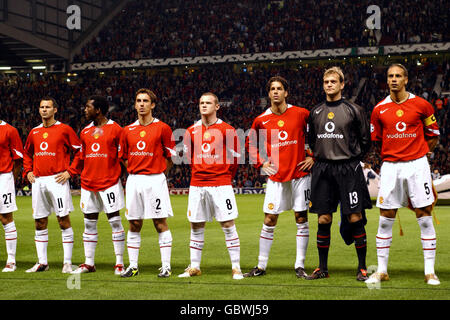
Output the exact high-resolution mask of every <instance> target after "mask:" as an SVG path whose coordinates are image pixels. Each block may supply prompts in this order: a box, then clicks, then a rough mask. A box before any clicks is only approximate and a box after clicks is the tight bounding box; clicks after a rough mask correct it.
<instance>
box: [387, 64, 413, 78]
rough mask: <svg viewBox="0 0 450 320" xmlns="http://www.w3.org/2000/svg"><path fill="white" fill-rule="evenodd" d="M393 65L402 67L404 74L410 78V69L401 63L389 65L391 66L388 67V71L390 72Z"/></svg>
mask: <svg viewBox="0 0 450 320" xmlns="http://www.w3.org/2000/svg"><path fill="white" fill-rule="evenodd" d="M393 67H398V68H400V69H402V70H403V75H404V76H405V77H406V78H408V69H406V67H405V66H404V65H402V64H401V63H393V64H391V65H390V66H389V68H388V69H387V71H386V73H387V72H389V70H390V69H391V68H393Z"/></svg>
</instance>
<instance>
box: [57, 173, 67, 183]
mask: <svg viewBox="0 0 450 320" xmlns="http://www.w3.org/2000/svg"><path fill="white" fill-rule="evenodd" d="M69 179H70V174H69V172H67V171H64V172H60V173H58V174H57V175H56V177H55V181H56V182H57V183H60V184H64V183H66V181H67V180H69Z"/></svg>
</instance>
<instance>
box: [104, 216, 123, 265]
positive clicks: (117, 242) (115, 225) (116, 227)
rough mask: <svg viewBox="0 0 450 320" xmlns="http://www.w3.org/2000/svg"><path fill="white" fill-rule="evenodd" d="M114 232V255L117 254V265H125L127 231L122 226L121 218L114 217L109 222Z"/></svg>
mask: <svg viewBox="0 0 450 320" xmlns="http://www.w3.org/2000/svg"><path fill="white" fill-rule="evenodd" d="M108 221H109V224H110V225H111V230H112V241H113V246H114V253H115V254H116V265H118V264H121V265H123V253H124V251H125V230H124V229H123V226H122V219H121V218H120V216H116V217H112V218H111V219H109V220H108Z"/></svg>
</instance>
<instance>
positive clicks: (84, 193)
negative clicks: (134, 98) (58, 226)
mask: <svg viewBox="0 0 450 320" xmlns="http://www.w3.org/2000/svg"><path fill="white" fill-rule="evenodd" d="M108 108H109V105H108V101H107V100H106V98H105V97H102V96H92V97H90V98H88V100H87V102H86V105H85V107H84V114H85V116H86V119H87V120H89V121H91V123H90V124H89V125H88V126H87V127H85V128H84V129H83V130H82V131H81V133H80V139H81V142H82V146H83V147H82V150H81V151H80V152H79V153H78V156H77V158H75V161H73V163H72V165H71V168H70V169H71V170H73V172H74V173H77V174H80V173H81V199H80V207H81V211H82V212H83V213H84V233H83V242H84V254H85V258H86V259H85V262H84V263H83V264H81V265H80V266H79V267H78V268H77V269H76V270H74V271H73V272H72V273H74V274H76V273H87V272H94V271H95V263H94V258H95V249H96V246H97V241H98V233H97V222H98V215H99V212H100V211H104V212H105V213H106V216H107V217H108V222H109V224H110V225H111V229H112V241H113V246H114V252H115V254H116V264H115V266H114V273H115V274H116V275H120V274H121V273H122V272H123V271H124V270H123V252H124V247H125V231H124V229H123V226H122V221H121V219H120V212H119V210H120V209H122V208H123V207H124V205H125V200H124V194H123V187H122V182H121V181H120V175H121V172H122V169H121V166H120V159H119V146H120V136H121V134H122V128H121V127H120V126H119V125H118V124H117V123H116V122H114V121H113V120H111V119H108V118H107V117H106V116H105V115H106V114H107V112H108ZM71 173H72V172H71Z"/></svg>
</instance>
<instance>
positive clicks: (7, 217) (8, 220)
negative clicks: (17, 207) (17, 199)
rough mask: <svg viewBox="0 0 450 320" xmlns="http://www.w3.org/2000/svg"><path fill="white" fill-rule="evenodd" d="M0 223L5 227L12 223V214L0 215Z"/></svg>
mask: <svg viewBox="0 0 450 320" xmlns="http://www.w3.org/2000/svg"><path fill="white" fill-rule="evenodd" d="M0 221H1V223H2V224H3V225H7V224H9V223H11V222H13V215H12V213H5V214H0Z"/></svg>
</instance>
